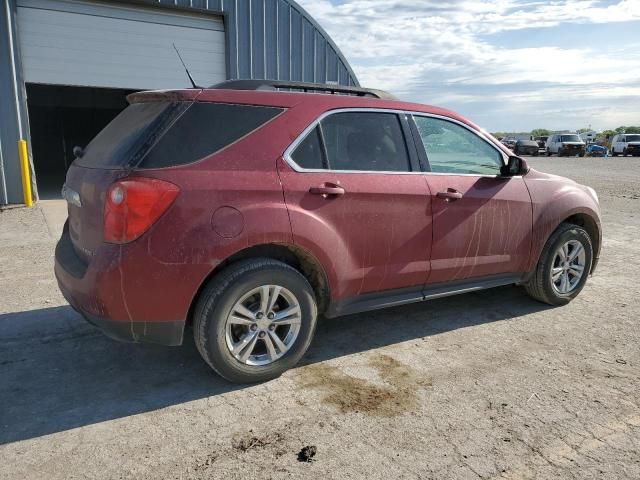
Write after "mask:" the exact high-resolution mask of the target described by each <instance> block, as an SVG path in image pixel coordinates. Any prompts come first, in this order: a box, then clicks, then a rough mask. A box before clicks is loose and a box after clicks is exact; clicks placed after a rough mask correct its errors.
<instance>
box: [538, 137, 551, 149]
mask: <svg viewBox="0 0 640 480" xmlns="http://www.w3.org/2000/svg"><path fill="white" fill-rule="evenodd" d="M548 138H549V137H548V136H542V137H536V138H534V140H535V141H536V142H538V147H539V150H538V151H539V152H546V151H547V140H548Z"/></svg>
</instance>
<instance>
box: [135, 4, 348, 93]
mask: <svg viewBox="0 0 640 480" xmlns="http://www.w3.org/2000/svg"><path fill="white" fill-rule="evenodd" d="M145 3H147V4H148V3H160V4H163V5H170V6H178V7H183V8H184V7H186V8H197V9H204V10H210V11H214V12H222V13H224V14H225V15H226V19H227V21H226V25H225V27H226V29H227V36H228V37H227V38H228V45H227V48H228V52H229V64H228V70H227V71H228V73H229V78H267V79H276V80H279V79H282V80H295V81H303V82H320V83H325V82H338V83H339V84H341V85H355V86H358V85H359V84H358V80H357V79H356V76H355V74H354V73H353V71H352V70H351V67H350V66H349V64H348V62H347V61H346V60H345V58H344V56H343V55H342V53H341V52H340V50H339V49H338V47H337V46H336V45H335V44H334V43H333V41H332V40H331V39H330V38H329V36H328V35H327V34H326V32H325V31H324V30H323V29H322V27H320V26H319V25H318V24H317V23H316V22H315V20H313V19H312V18H311V17H310V16H309V15H308V14H307V13H306V12H305V11H304V9H303V8H302V7H300V6H299V5H298V4H297V3H296V2H294V1H292V0H157V1H153V0H149V1H147V2H145Z"/></svg>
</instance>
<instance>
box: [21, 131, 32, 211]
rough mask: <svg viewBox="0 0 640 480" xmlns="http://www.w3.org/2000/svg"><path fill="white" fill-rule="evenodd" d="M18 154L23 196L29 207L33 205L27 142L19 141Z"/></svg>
mask: <svg viewBox="0 0 640 480" xmlns="http://www.w3.org/2000/svg"><path fill="white" fill-rule="evenodd" d="M18 154H19V155H20V172H21V173H22V194H23V195H24V204H25V205H26V206H27V207H31V206H32V205H33V199H32V198H31V175H30V173H29V156H28V155H27V142H26V141H24V140H22V139H20V140H18Z"/></svg>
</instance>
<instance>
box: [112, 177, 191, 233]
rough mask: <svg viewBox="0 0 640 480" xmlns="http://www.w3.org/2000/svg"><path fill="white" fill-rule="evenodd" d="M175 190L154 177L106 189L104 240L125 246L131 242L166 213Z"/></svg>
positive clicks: (173, 186)
mask: <svg viewBox="0 0 640 480" xmlns="http://www.w3.org/2000/svg"><path fill="white" fill-rule="evenodd" d="M179 191H180V189H179V188H178V187H177V186H175V185H174V184H173V183H169V182H165V181H164V180H158V179H156V178H145V177H130V178H126V179H123V180H118V181H117V182H115V183H114V184H113V185H111V186H110V187H109V190H107V198H106V199H105V204H104V230H103V231H104V234H103V235H104V241H105V242H110V243H127V242H131V241H132V240H135V239H136V238H138V237H139V236H140V235H142V234H143V233H144V232H146V231H147V230H148V229H149V227H151V225H153V224H154V223H155V221H156V220H158V218H160V216H161V215H162V214H163V213H164V212H166V211H167V208H169V206H170V205H171V204H172V203H173V201H174V200H175V198H176V196H178V192H179Z"/></svg>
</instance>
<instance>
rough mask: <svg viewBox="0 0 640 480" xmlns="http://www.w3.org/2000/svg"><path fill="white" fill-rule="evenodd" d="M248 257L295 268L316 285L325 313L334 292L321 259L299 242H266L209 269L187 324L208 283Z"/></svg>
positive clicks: (320, 306)
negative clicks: (269, 259) (221, 272)
mask: <svg viewBox="0 0 640 480" xmlns="http://www.w3.org/2000/svg"><path fill="white" fill-rule="evenodd" d="M249 258H272V259H274V260H279V261H281V262H283V263H286V264H287V265H290V266H291V267H293V268H295V269H296V270H298V271H299V272H300V273H301V274H302V275H303V276H304V277H305V278H306V279H307V281H308V282H309V284H310V285H311V287H312V288H313V291H314V293H315V296H316V301H317V303H318V313H323V312H324V311H325V310H326V309H327V307H328V305H329V303H330V301H331V291H330V286H329V281H328V278H327V274H326V272H325V270H324V268H323V266H322V264H321V263H320V262H319V261H318V259H317V258H316V257H315V256H314V255H312V254H311V253H310V252H308V251H307V250H305V249H303V248H300V247H298V246H296V245H291V244H284V243H267V244H261V245H253V246H251V247H247V248H244V249H242V250H239V251H237V252H236V253H234V254H233V255H231V256H229V257H228V258H226V259H224V260H223V261H222V262H220V263H219V264H218V265H216V267H215V268H214V269H213V270H212V271H211V272H209V274H208V275H207V276H206V277H205V278H204V280H203V281H202V283H201V284H200V287H198V290H197V292H196V294H195V295H194V297H193V299H192V301H191V305H190V307H189V312H188V315H187V324H191V323H192V322H193V311H194V309H195V305H196V304H197V302H198V299H199V298H200V294H201V293H202V291H203V290H204V288H205V286H206V285H207V283H209V281H210V280H211V279H212V278H213V277H214V276H215V275H216V274H218V273H219V272H220V271H222V270H224V269H225V268H227V267H228V266H229V265H231V264H233V263H236V262H238V261H240V260H246V259H249Z"/></svg>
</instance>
